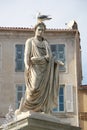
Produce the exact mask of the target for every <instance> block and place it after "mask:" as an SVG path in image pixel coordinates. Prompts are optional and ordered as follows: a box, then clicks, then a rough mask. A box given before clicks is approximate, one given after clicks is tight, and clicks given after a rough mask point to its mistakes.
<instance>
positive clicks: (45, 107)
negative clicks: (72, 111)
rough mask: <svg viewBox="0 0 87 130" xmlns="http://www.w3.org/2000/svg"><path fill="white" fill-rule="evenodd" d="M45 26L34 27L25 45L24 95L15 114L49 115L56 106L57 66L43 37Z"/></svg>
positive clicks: (58, 63)
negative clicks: (33, 32)
mask: <svg viewBox="0 0 87 130" xmlns="http://www.w3.org/2000/svg"><path fill="white" fill-rule="evenodd" d="M45 30H46V26H45V24H44V23H43V22H41V23H38V24H37V25H36V26H35V36H34V37H32V38H30V39H28V40H27V41H26V44H25V53H24V63H25V79H26V80H25V83H26V93H25V98H24V99H23V101H22V103H21V105H20V107H19V109H18V110H16V114H18V113H20V112H23V111H34V112H44V113H51V112H52V110H53V108H55V107H56V106H57V105H58V104H57V103H58V101H57V99H58V89H59V65H60V64H61V65H63V63H62V62H60V61H55V59H54V58H53V56H52V52H51V49H50V45H49V43H48V42H47V40H46V39H45V38H44V37H43V35H44V32H45Z"/></svg>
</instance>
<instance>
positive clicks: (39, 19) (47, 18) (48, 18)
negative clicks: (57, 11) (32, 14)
mask: <svg viewBox="0 0 87 130" xmlns="http://www.w3.org/2000/svg"><path fill="white" fill-rule="evenodd" d="M50 19H52V18H50V17H49V15H41V13H40V12H39V13H38V14H37V22H38V23H41V22H43V21H45V20H50Z"/></svg>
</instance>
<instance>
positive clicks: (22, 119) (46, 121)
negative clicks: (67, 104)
mask: <svg viewBox="0 0 87 130" xmlns="http://www.w3.org/2000/svg"><path fill="white" fill-rule="evenodd" d="M2 129H3V128H2V127H0V130H2ZM6 130H81V129H80V128H79V127H75V126H70V125H69V124H64V123H62V122H61V121H60V120H59V119H58V118H56V117H54V116H51V115H47V114H44V113H29V112H26V113H23V114H21V115H19V116H17V120H16V121H13V122H10V123H9V124H8V125H7V129H6Z"/></svg>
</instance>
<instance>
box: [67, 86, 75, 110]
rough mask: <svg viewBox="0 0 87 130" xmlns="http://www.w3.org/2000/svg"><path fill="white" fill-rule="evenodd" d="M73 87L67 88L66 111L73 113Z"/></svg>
mask: <svg viewBox="0 0 87 130" xmlns="http://www.w3.org/2000/svg"><path fill="white" fill-rule="evenodd" d="M73 110H74V108H73V86H72V85H67V86H66V111H67V112H73Z"/></svg>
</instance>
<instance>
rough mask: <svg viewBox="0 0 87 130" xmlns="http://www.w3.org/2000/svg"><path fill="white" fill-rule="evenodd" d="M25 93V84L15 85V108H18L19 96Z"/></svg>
mask: <svg viewBox="0 0 87 130" xmlns="http://www.w3.org/2000/svg"><path fill="white" fill-rule="evenodd" d="M24 94H25V85H24V84H22V85H17V87H16V108H18V106H19V104H20V101H21V98H22V97H23V96H24Z"/></svg>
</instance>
